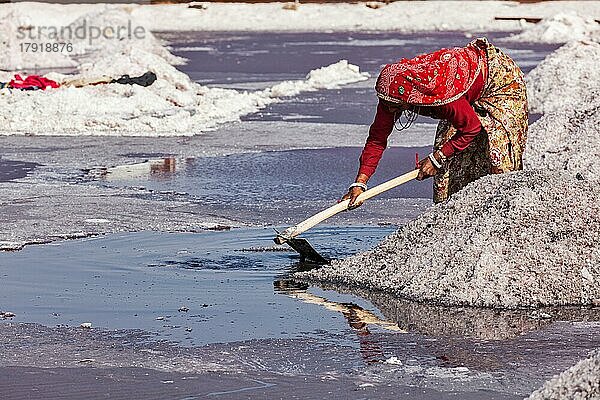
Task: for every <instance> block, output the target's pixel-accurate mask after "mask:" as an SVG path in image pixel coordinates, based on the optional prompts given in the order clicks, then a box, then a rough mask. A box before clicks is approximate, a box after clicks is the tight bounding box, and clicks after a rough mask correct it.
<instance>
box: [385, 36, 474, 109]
mask: <svg viewBox="0 0 600 400" xmlns="http://www.w3.org/2000/svg"><path fill="white" fill-rule="evenodd" d="M484 59H485V51H484V50H482V49H481V48H479V47H476V45H475V44H474V43H470V44H469V45H467V46H466V47H455V48H453V49H441V50H438V51H436V52H434V53H429V54H422V55H419V56H416V57H415V58H413V59H410V60H408V59H405V58H403V59H401V60H400V61H398V62H397V63H394V64H388V65H386V66H385V67H384V68H383V69H382V70H381V73H380V74H379V78H377V84H376V86H375V90H376V91H377V96H378V97H379V98H381V99H384V100H387V101H390V102H393V103H408V104H411V105H419V106H438V105H442V104H447V103H450V102H452V101H454V100H456V99H458V98H459V97H460V96H462V95H463V94H465V92H466V91H467V90H469V88H470V87H471V85H472V84H473V82H474V81H475V78H477V76H478V75H479V72H480V71H481V68H482V63H483V60H484Z"/></svg>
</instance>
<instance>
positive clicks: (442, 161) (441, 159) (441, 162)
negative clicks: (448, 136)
mask: <svg viewBox="0 0 600 400" xmlns="http://www.w3.org/2000/svg"><path fill="white" fill-rule="evenodd" d="M435 154H437V156H438V157H439V159H440V164H444V163H445V162H446V161H447V160H448V157H446V155H445V154H444V152H443V151H442V149H439V150H438V151H436V152H435Z"/></svg>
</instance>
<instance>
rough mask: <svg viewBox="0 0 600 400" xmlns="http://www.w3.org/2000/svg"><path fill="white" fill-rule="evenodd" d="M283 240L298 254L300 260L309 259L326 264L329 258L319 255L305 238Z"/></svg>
mask: <svg viewBox="0 0 600 400" xmlns="http://www.w3.org/2000/svg"><path fill="white" fill-rule="evenodd" d="M285 242H286V243H287V244H289V245H290V247H291V248H292V249H294V250H296V251H297V252H298V254H300V259H301V260H302V261H310V262H314V263H318V264H327V263H328V262H329V260H327V259H326V258H325V257H323V256H322V255H320V254H319V253H318V252H317V251H316V250H315V249H314V248H313V247H312V246H311V244H310V243H308V240H306V239H303V238H294V239H286V241H285Z"/></svg>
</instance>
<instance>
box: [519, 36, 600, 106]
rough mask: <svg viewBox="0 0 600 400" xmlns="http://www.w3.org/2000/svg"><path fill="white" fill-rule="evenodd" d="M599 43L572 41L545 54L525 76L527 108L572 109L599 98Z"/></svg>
mask: <svg viewBox="0 0 600 400" xmlns="http://www.w3.org/2000/svg"><path fill="white" fill-rule="evenodd" d="M598 60H600V43H596V42H592V41H575V42H571V43H568V44H566V45H564V46H562V47H561V48H560V49H558V50H556V51H555V52H553V53H551V54H550V55H548V56H547V57H546V58H545V59H544V60H543V61H542V62H540V64H539V65H538V66H537V67H536V68H535V69H534V70H532V71H531V72H530V73H529V74H528V75H527V76H526V77H525V81H526V83H527V95H528V100H529V109H530V110H531V111H532V112H537V113H550V112H554V111H559V110H563V111H564V110H572V109H575V108H578V107H580V106H581V105H582V104H583V105H585V104H589V103H590V102H591V101H593V99H596V98H600V84H599V82H600V68H598V65H597V64H598Z"/></svg>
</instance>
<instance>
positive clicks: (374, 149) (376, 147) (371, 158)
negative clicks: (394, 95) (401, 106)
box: [358, 102, 394, 177]
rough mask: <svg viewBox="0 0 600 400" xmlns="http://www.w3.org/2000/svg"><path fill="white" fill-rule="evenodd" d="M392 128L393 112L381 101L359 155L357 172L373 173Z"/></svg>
mask: <svg viewBox="0 0 600 400" xmlns="http://www.w3.org/2000/svg"><path fill="white" fill-rule="evenodd" d="M393 129H394V113H392V112H390V111H389V110H388V109H387V108H386V107H384V106H383V105H382V104H381V102H379V104H378V105H377V113H376V114H375V120H374V121H373V123H372V124H371V127H370V128H369V137H367V142H366V143H365V148H364V149H363V151H362V154H361V155H360V168H359V169H358V173H359V174H365V175H367V176H369V177H370V176H371V175H373V173H374V172H375V169H376V168H377V165H378V164H379V160H380V159H381V156H382V154H383V151H384V150H385V148H386V147H387V139H388V137H389V136H390V133H392V130H393Z"/></svg>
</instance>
